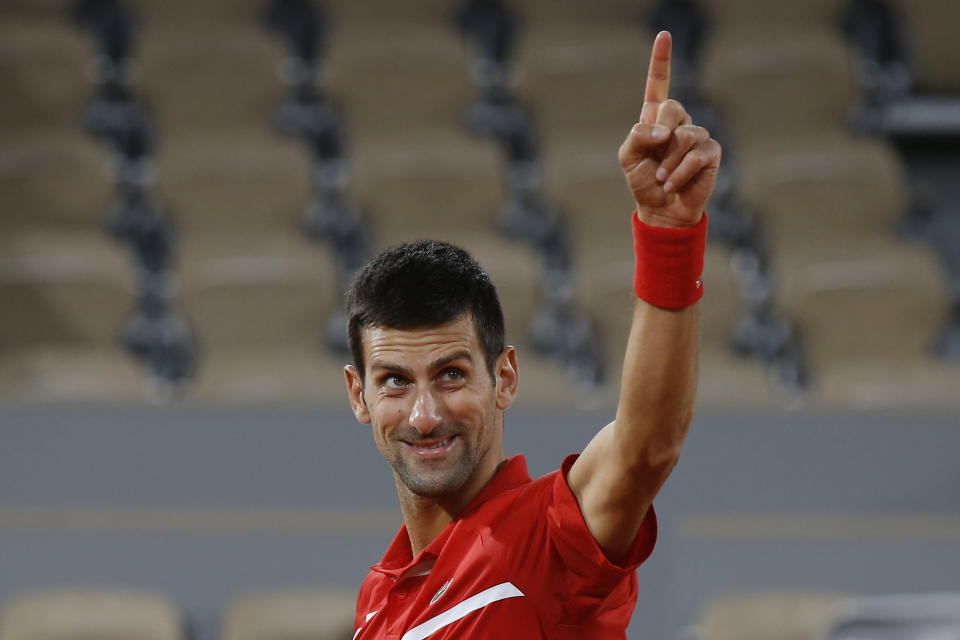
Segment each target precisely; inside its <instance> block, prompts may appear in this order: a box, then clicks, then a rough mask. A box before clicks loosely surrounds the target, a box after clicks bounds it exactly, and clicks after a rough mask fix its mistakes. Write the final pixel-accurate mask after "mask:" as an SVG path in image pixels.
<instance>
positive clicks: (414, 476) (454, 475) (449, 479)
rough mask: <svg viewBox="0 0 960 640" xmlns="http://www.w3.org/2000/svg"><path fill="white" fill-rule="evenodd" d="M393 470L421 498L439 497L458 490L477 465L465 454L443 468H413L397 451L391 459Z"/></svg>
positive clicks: (404, 484) (410, 490)
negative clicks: (449, 465)
mask: <svg viewBox="0 0 960 640" xmlns="http://www.w3.org/2000/svg"><path fill="white" fill-rule="evenodd" d="M392 466H393V471H394V473H396V475H397V477H398V478H399V479H400V482H401V483H402V484H403V486H404V487H406V488H407V490H408V491H409V492H410V493H412V494H414V495H416V496H420V497H421V498H440V497H442V496H446V495H449V494H451V493H454V492H456V491H459V490H460V489H462V488H463V486H464V485H465V484H466V483H467V481H468V480H469V479H470V476H471V475H472V474H473V472H474V470H475V469H476V467H477V460H475V459H473V456H465V457H462V458H460V459H458V460H456V461H455V462H454V464H453V465H452V466H451V467H448V468H443V469H429V468H428V469H425V470H423V471H421V470H417V469H415V468H413V466H412V465H411V464H408V462H407V461H406V460H404V458H403V456H402V455H401V454H400V453H399V452H398V453H397V454H396V456H395V457H394V459H393V461H392Z"/></svg>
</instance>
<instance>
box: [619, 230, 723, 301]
mask: <svg viewBox="0 0 960 640" xmlns="http://www.w3.org/2000/svg"><path fill="white" fill-rule="evenodd" d="M707 222H708V220H707V215H706V213H705V212H704V213H701V215H700V218H699V220H698V221H697V224H696V225H694V226H691V227H685V228H677V227H673V228H671V227H664V226H658V225H650V224H647V223H645V222H644V221H642V220H641V219H640V215H639V212H637V213H635V214H634V215H633V216H632V224H633V248H634V253H635V254H636V266H635V268H634V274H633V290H634V293H636V295H637V297H638V298H640V299H641V300H644V301H646V302H648V303H650V304H652V305H654V306H656V307H661V308H664V309H682V308H684V307H688V306H690V305H692V304H695V303H696V302H698V301H699V300H700V298H702V297H703V278H702V276H703V255H704V252H705V251H706V243H707Z"/></svg>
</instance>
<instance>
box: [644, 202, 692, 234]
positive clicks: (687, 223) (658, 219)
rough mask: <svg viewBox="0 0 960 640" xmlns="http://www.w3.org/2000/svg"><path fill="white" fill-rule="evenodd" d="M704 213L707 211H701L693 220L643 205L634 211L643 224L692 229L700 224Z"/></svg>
mask: <svg viewBox="0 0 960 640" xmlns="http://www.w3.org/2000/svg"><path fill="white" fill-rule="evenodd" d="M704 214H705V212H703V211H701V212H700V214H699V215H698V216H697V217H696V218H693V219H691V220H677V219H675V218H667V217H665V216H661V215H658V214H656V213H652V212H650V211H647V210H646V209H644V208H642V207H637V210H636V211H635V212H634V215H635V216H637V218H639V220H640V222H642V223H643V224H645V225H648V226H651V227H662V228H664V229H690V228H692V227H695V226H697V225H698V224H700V221H701V220H702V219H703V216H704Z"/></svg>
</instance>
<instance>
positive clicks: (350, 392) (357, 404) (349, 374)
mask: <svg viewBox="0 0 960 640" xmlns="http://www.w3.org/2000/svg"><path fill="white" fill-rule="evenodd" d="M343 375H344V377H346V379H347V396H348V397H349V398H350V408H351V409H353V415H355V416H356V417H357V420H359V421H360V422H362V423H364V424H370V410H369V409H367V403H366V401H365V400H364V398H363V379H362V378H361V377H360V372H359V371H357V368H356V367H355V366H353V365H352V364H348V365H347V366H345V367H344V368H343Z"/></svg>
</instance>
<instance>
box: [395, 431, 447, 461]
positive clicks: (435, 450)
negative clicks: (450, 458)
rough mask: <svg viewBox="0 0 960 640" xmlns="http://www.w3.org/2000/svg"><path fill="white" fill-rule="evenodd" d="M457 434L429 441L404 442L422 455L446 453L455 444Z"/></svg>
mask: <svg viewBox="0 0 960 640" xmlns="http://www.w3.org/2000/svg"><path fill="white" fill-rule="evenodd" d="M456 437H457V436H455V435H453V436H450V437H449V438H445V439H443V440H434V441H428V442H407V441H404V442H403V443H404V444H405V445H407V446H408V447H410V448H411V449H413V451H414V452H415V453H417V454H418V455H421V456H427V457H429V456H434V455H439V454H442V453H445V452H446V451H448V450H449V449H450V447H451V446H453V443H454V440H455V439H456Z"/></svg>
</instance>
